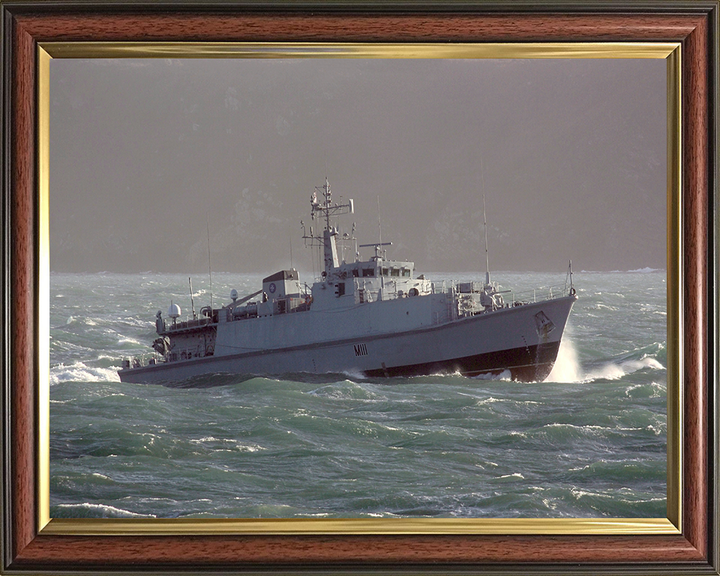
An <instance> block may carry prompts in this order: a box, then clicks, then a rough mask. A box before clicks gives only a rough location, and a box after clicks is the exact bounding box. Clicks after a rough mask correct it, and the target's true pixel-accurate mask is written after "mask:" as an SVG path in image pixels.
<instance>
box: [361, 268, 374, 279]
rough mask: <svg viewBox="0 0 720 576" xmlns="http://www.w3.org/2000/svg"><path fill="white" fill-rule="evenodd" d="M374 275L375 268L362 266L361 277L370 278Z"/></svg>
mask: <svg viewBox="0 0 720 576" xmlns="http://www.w3.org/2000/svg"><path fill="white" fill-rule="evenodd" d="M373 276H375V269H374V268H363V277H364V278H370V277H373Z"/></svg>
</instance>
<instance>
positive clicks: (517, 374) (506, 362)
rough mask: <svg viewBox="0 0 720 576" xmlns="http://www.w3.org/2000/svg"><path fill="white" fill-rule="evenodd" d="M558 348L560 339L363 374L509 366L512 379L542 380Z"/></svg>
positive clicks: (474, 372)
mask: <svg viewBox="0 0 720 576" xmlns="http://www.w3.org/2000/svg"><path fill="white" fill-rule="evenodd" d="M559 348H560V343H559V342H551V343H547V344H539V345H536V346H529V347H527V348H525V347H523V348H513V349H512V350H501V351H498V352H488V353H485V354H476V355H474V356H466V357H464V358H454V359H452V360H441V361H437V362H425V363H422V364H412V365H408V366H389V367H385V368H380V369H377V370H366V371H365V375H366V376H370V377H383V376H384V377H393V376H405V377H407V376H427V375H430V374H453V373H455V372H460V373H461V374H462V375H464V376H478V375H479V374H493V373H495V374H500V373H501V372H504V371H505V370H509V371H510V376H511V377H512V379H513V380H520V381H523V382H541V381H542V380H545V378H547V377H548V374H550V372H551V371H552V368H553V365H554V364H555V359H556V358H557V352H558V349H559Z"/></svg>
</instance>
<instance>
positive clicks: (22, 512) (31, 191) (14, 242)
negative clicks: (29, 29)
mask: <svg viewBox="0 0 720 576" xmlns="http://www.w3.org/2000/svg"><path fill="white" fill-rule="evenodd" d="M15 32H16V33H15V34H14V35H13V52H14V55H15V66H14V79H13V80H14V82H13V84H12V97H13V102H14V106H13V111H12V113H13V125H12V138H13V143H14V145H13V149H12V156H11V157H12V171H11V189H12V193H11V204H10V212H11V214H10V217H11V221H12V223H13V227H12V239H11V246H10V263H11V267H10V298H11V300H10V301H11V303H12V308H11V317H10V323H11V331H10V334H11V338H12V341H11V352H10V353H11V357H12V362H11V364H12V365H11V372H10V377H11V386H12V391H11V405H10V410H11V414H12V421H11V434H12V437H11V442H12V444H11V450H12V452H11V454H12V463H11V464H12V492H13V496H14V498H13V503H12V504H13V506H12V526H13V532H14V533H13V536H14V540H13V546H12V549H13V552H14V554H15V555H17V554H19V553H20V551H21V550H22V549H23V548H25V547H26V546H27V545H28V544H29V543H30V542H31V541H32V539H33V538H34V537H35V533H36V530H35V445H36V442H35V402H34V399H35V394H34V382H35V362H34V349H35V346H34V342H35V338H34V335H35V330H34V325H35V322H34V318H35V312H36V311H35V298H34V296H35V241H34V237H35V234H34V227H35V177H34V176H35V115H34V113H35V110H34V108H35V86H34V77H35V68H34V57H35V52H34V43H33V39H32V36H30V35H29V34H27V33H25V32H21V31H18V30H16V31H15Z"/></svg>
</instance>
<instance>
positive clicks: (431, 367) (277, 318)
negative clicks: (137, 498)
mask: <svg viewBox="0 0 720 576" xmlns="http://www.w3.org/2000/svg"><path fill="white" fill-rule="evenodd" d="M318 194H319V196H320V199H318ZM310 204H311V206H310V213H311V218H312V220H314V221H318V222H319V223H321V227H322V230H320V229H317V230H315V229H314V228H313V227H312V226H310V227H309V230H308V229H307V228H306V227H305V224H304V223H302V222H301V225H302V229H303V239H304V241H305V244H306V246H310V247H314V248H316V249H319V250H320V252H321V256H322V258H323V259H324V270H323V271H322V273H321V275H320V277H319V278H317V279H316V280H315V281H314V283H313V284H312V286H311V287H308V286H307V284H304V283H303V284H301V282H300V279H299V277H298V273H297V271H296V270H295V269H289V270H280V271H278V272H276V273H274V274H271V275H270V276H267V277H266V278H264V279H263V281H262V287H261V288H260V289H259V290H258V291H256V292H254V293H252V294H249V295H247V296H244V297H242V298H239V297H238V296H239V295H238V293H237V291H236V290H234V289H233V290H232V291H231V293H230V299H231V302H228V303H227V304H226V305H224V306H221V307H218V308H216V307H213V306H212V305H211V306H206V307H204V308H202V309H201V310H200V313H199V314H196V313H195V312H194V305H193V313H192V316H191V317H188V319H187V320H183V321H181V320H180V317H181V310H180V307H179V306H178V305H177V304H176V303H174V302H171V305H170V308H169V310H168V313H167V318H163V316H162V312H161V311H159V312H158V313H157V315H156V318H155V327H156V330H157V334H158V337H157V338H156V339H155V341H154V342H153V343H152V348H153V350H154V353H153V354H152V356H151V357H150V358H148V359H147V360H146V359H145V358H137V357H136V358H132V359H124V360H123V362H122V368H121V369H120V370H119V372H118V373H119V376H120V380H121V381H123V382H138V383H159V384H167V383H173V382H181V381H185V380H187V379H189V378H193V377H196V376H201V375H208V374H228V373H229V374H237V375H246V376H248V377H251V376H256V375H263V376H272V375H288V374H298V373H309V374H322V373H346V374H347V373H350V374H361V375H364V376H367V377H372V378H375V377H380V378H382V377H396V376H400V377H406V376H421V375H432V374H442V373H460V374H462V375H465V376H470V377H472V376H480V375H502V374H504V375H509V377H511V378H512V379H514V380H521V381H526V382H532V381H542V380H544V379H545V378H547V376H548V374H550V371H551V370H552V367H553V364H554V363H555V359H556V357H557V354H558V349H559V347H560V341H561V338H562V335H563V331H564V329H565V325H566V322H567V319H568V316H569V314H570V310H571V308H572V305H573V303H574V302H575V300H576V299H577V296H576V291H575V288H574V287H573V285H572V269H571V268H570V272H569V284H568V282H567V279H566V283H565V286H563V287H562V289H560V290H556V291H555V293H552V292H551V293H550V294H548V295H547V296H546V297H544V298H543V299H536V298H527V299H521V298H516V297H515V296H513V293H512V292H511V291H509V290H500V286H498V285H497V283H495V282H491V281H490V273H489V267H486V274H485V282H448V281H438V282H433V281H430V280H429V279H426V278H425V276H424V275H422V274H421V275H416V273H415V265H414V263H413V262H406V261H397V260H388V259H387V258H386V249H385V248H384V246H387V245H389V244H390V243H389V242H386V243H383V242H382V241H380V242H378V243H375V244H360V245H358V244H357V241H356V239H355V238H354V228H355V227H354V225H353V233H352V234H348V233H344V234H341V233H340V231H339V229H338V226H337V220H338V217H339V216H341V215H345V214H350V213H353V212H354V203H353V200H352V199H350V200H349V201H348V202H347V203H342V201H340V202H339V203H338V202H334V201H333V199H332V193H331V190H330V185H329V183H328V181H327V179H326V181H325V185H324V186H321V187H316V188H315V191H314V192H313V193H312V195H311V199H310ZM347 242H352V243H354V248H355V250H354V256H355V259H354V261H351V262H346V261H345V260H342V261H341V260H340V259H339V258H338V248H339V246H340V245H343V246H344V245H345V243H347ZM361 248H363V249H370V250H369V251H370V252H372V251H374V255H372V256H370V258H369V259H367V260H361V259H360V252H359V250H360V249H361ZM485 251H486V264H487V224H485Z"/></svg>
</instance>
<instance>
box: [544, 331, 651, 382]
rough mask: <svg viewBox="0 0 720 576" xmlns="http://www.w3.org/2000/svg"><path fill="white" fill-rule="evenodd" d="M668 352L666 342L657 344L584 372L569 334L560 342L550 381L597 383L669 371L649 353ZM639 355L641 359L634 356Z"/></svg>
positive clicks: (548, 379) (548, 378) (549, 377)
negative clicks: (636, 374)
mask: <svg viewBox="0 0 720 576" xmlns="http://www.w3.org/2000/svg"><path fill="white" fill-rule="evenodd" d="M664 349H665V347H664V345H663V344H662V343H655V344H652V345H651V346H649V347H646V348H644V349H642V350H637V351H634V352H632V353H630V354H626V355H624V356H622V357H621V358H618V359H615V360H610V361H608V362H605V363H603V364H602V365H600V366H598V367H595V368H591V369H589V370H583V367H582V366H581V364H580V361H579V359H578V353H577V349H576V347H575V342H574V341H573V339H572V337H570V335H567V334H566V336H565V338H564V339H563V340H562V342H561V343H560V349H559V350H558V355H557V359H556V361H555V365H554V366H553V369H552V372H550V375H549V376H548V377H547V381H548V382H558V383H563V384H580V383H586V382H594V381H596V380H618V379H620V378H622V377H623V376H627V375H628V374H632V373H634V372H638V371H640V370H645V369H649V370H665V366H663V364H662V363H661V362H660V361H659V360H658V359H657V358H656V357H655V355H653V354H648V353H647V352H648V351H652V352H654V353H655V354H658V353H662V352H664ZM638 353H639V354H640V357H638V358H635V357H633V356H634V355H637V354H638Z"/></svg>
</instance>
